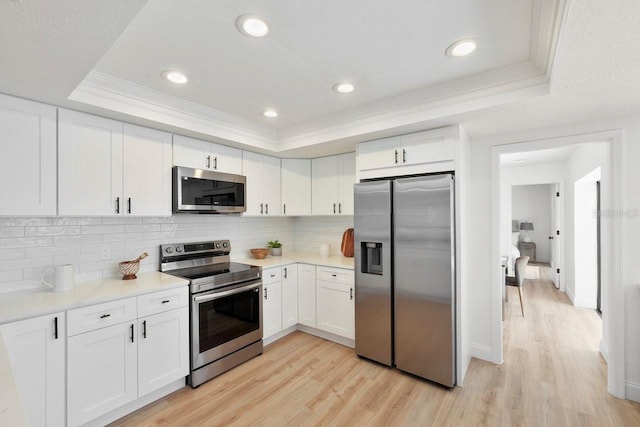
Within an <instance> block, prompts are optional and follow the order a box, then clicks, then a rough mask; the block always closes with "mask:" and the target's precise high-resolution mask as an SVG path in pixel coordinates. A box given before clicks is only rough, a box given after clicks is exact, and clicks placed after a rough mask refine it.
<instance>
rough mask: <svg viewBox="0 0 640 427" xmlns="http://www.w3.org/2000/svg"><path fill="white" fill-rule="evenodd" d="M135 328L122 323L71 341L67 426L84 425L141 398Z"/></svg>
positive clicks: (69, 349) (69, 344)
mask: <svg viewBox="0 0 640 427" xmlns="http://www.w3.org/2000/svg"><path fill="white" fill-rule="evenodd" d="M135 341H136V334H135V324H134V323H132V322H127V323H120V324H118V325H114V326H109V327H107V328H103V329H98V330H95V331H91V332H87V333H84V334H80V335H75V336H73V337H69V338H68V346H67V370H68V376H67V422H68V424H69V425H70V426H77V425H80V424H84V423H86V422H87V421H90V420H92V419H94V418H97V417H99V416H101V415H103V414H106V413H107V412H109V411H112V410H113V409H116V408H118V407H120V406H122V405H124V404H126V403H128V402H131V401H132V400H134V399H136V397H137V395H138V388H137V384H138V369H137V365H138V360H137V345H138V343H137V342H135Z"/></svg>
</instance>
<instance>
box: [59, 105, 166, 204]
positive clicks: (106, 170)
mask: <svg viewBox="0 0 640 427" xmlns="http://www.w3.org/2000/svg"><path fill="white" fill-rule="evenodd" d="M58 125H59V138H58V179H59V182H58V189H59V192H58V193H59V194H58V200H59V205H58V214H59V215H86V216H93V215H96V216H114V215H115V216H118V215H121V216H122V215H124V216H136V215H150V216H168V215H171V184H170V183H171V135H170V134H167V133H165V132H160V131H157V130H153V129H147V128H143V127H140V126H134V125H128V124H126V125H123V124H122V123H121V122H117V121H114V120H109V119H105V118H102V117H96V116H92V115H89V114H84V113H78V112H75V111H68V110H60V112H59V118H58Z"/></svg>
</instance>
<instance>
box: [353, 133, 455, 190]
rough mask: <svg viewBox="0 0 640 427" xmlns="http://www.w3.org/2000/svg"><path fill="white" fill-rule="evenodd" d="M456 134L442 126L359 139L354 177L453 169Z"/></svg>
mask: <svg viewBox="0 0 640 427" xmlns="http://www.w3.org/2000/svg"><path fill="white" fill-rule="evenodd" d="M456 137H457V135H456V131H455V128H454V127H444V128H439V129H434V130H429V131H425V132H417V133H412V134H407V135H400V136H394V137H391V138H384V139H378V140H374V141H367V142H363V143H360V144H358V146H357V170H358V179H367V178H379V177H387V176H397V175H409V174H416V173H430V172H442V171H449V170H453V169H454V168H455V167H454V162H455V155H456V151H455V150H456V146H455V138H456Z"/></svg>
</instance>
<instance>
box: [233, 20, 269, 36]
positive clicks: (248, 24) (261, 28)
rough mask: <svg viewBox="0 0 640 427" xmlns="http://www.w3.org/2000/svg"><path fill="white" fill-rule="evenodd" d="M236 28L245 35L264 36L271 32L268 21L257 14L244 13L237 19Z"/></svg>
mask: <svg viewBox="0 0 640 427" xmlns="http://www.w3.org/2000/svg"><path fill="white" fill-rule="evenodd" d="M236 28H237V29H238V31H240V32H241V33H242V34H244V35H245V36H250V37H264V36H266V35H267V33H268V32H269V25H268V24H267V21H265V20H264V19H263V18H261V17H259V16H256V15H242V16H239V17H238V19H236Z"/></svg>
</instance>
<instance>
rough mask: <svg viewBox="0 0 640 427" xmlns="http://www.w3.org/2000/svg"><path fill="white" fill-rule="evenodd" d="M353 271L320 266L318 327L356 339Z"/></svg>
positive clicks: (318, 277)
mask: <svg viewBox="0 0 640 427" xmlns="http://www.w3.org/2000/svg"><path fill="white" fill-rule="evenodd" d="M353 277H354V276H353V271H352V270H345V269H339V268H329V267H318V268H317V271H316V298H317V313H316V316H317V328H318V329H320V330H323V331H326V332H331V333H333V334H336V335H340V336H342V337H345V338H349V339H354V338H355V334H354V329H355V327H354V326H355V300H354V285H353V283H354V280H353Z"/></svg>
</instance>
